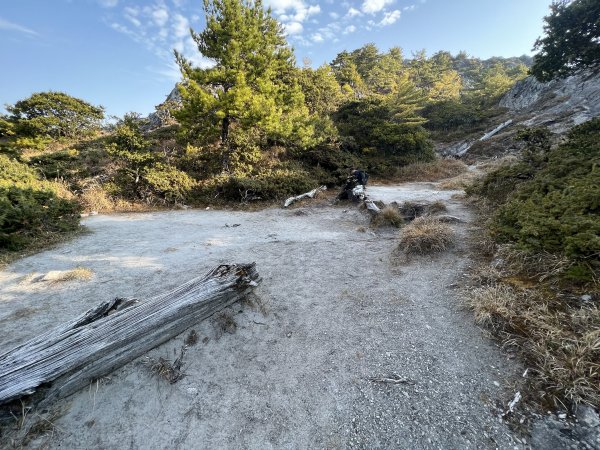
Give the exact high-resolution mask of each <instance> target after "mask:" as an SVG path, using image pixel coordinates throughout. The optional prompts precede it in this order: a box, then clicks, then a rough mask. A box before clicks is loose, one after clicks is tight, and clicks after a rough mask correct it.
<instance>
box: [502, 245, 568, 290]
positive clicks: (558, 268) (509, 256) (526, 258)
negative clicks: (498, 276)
mask: <svg viewBox="0 0 600 450" xmlns="http://www.w3.org/2000/svg"><path fill="white" fill-rule="evenodd" d="M496 255H497V257H498V258H499V259H500V260H501V261H502V271H503V272H504V273H505V274H506V275H507V276H515V275H517V276H527V277H530V278H534V279H536V280H537V281H539V282H544V281H547V280H549V281H554V280H558V279H559V278H561V276H562V275H564V274H565V273H566V272H567V271H568V270H569V269H570V268H571V267H572V266H573V264H574V262H573V261H572V260H570V259H569V258H567V257H565V256H562V255H556V254H553V253H549V252H539V253H531V252H525V251H523V250H519V249H517V248H515V246H513V245H503V246H500V247H499V248H498V251H497V254H496Z"/></svg>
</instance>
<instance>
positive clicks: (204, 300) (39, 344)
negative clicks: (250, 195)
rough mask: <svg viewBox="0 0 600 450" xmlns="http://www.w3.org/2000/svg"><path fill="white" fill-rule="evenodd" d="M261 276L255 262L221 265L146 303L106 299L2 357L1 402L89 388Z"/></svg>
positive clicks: (233, 297)
mask: <svg viewBox="0 0 600 450" xmlns="http://www.w3.org/2000/svg"><path fill="white" fill-rule="evenodd" d="M259 282H260V278H259V275H258V273H257V271H256V267H255V264H254V263H253V264H240V265H221V266H218V267H216V268H214V269H212V270H211V271H210V272H208V273H207V274H206V275H204V276H201V277H198V278H195V279H193V280H191V281H188V282H187V283H184V284H183V285H181V286H179V287H177V288H175V289H173V290H172V291H170V292H167V293H165V294H161V295H158V296H155V297H152V298H150V299H148V300H146V301H140V302H134V301H132V300H131V299H130V300H127V299H120V298H117V299H115V300H111V301H108V302H103V303H102V304H100V305H98V306H97V307H95V308H93V309H91V310H89V311H88V312H86V313H85V314H83V315H82V316H81V317H79V318H77V319H75V320H73V321H71V322H69V323H67V324H66V325H63V326H59V327H57V328H55V329H53V330H50V331H48V332H46V333H44V334H42V335H40V336H38V337H36V338H34V339H31V340H30V341H28V342H25V343H24V344H22V345H20V346H18V347H16V348H14V349H12V350H10V351H8V352H7V353H4V354H2V355H0V405H1V404H4V403H7V402H10V401H11V400H15V399H18V398H21V397H23V396H26V395H31V394H34V393H35V392H36V390H38V388H40V386H42V385H44V386H49V390H48V391H47V392H46V391H45V392H44V398H43V400H44V402H47V401H50V400H54V399H57V398H62V397H65V396H67V395H70V394H72V393H74V392H76V391H77V390H79V389H81V388H83V387H85V386H87V385H88V384H89V383H90V382H91V381H93V380H95V379H98V378H100V377H102V376H105V375H107V374H109V373H110V372H112V371H113V370H115V369H117V368H118V367H121V366H123V365H124V364H126V363H128V362H130V361H132V360H133V359H135V358H137V357H139V356H141V355H143V354H144V353H146V352H147V351H149V350H151V349H152V348H154V347H156V346H158V345H160V344H162V343H164V342H166V341H168V340H169V339H171V338H173V337H175V336H177V335H178V334H180V333H182V332H183V331H185V330H186V329H187V328H189V327H190V326H192V325H194V324H196V323H198V322H200V321H201V320H203V319H206V318H207V317H209V316H211V315H213V314H214V313H215V312H217V311H219V310H221V309H223V308H225V307H227V306H229V305H231V304H232V303H234V302H236V301H238V300H240V299H241V298H242V297H244V296H245V295H246V294H247V293H249V292H250V291H251V290H252V289H253V288H254V287H255V286H257V285H258V283H259Z"/></svg>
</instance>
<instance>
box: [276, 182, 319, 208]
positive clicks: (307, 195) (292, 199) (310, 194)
mask: <svg viewBox="0 0 600 450" xmlns="http://www.w3.org/2000/svg"><path fill="white" fill-rule="evenodd" d="M326 190H327V186H319V187H318V188H316V189H313V190H312V191H310V192H305V193H304V194H300V195H297V196H295V197H290V198H288V199H287V200H286V201H285V203H284V204H283V207H284V208H287V207H288V206H290V205H291V204H292V203H294V202H297V201H298V200H302V199H303V198H314V197H315V195H317V194H318V193H319V192H322V191H326Z"/></svg>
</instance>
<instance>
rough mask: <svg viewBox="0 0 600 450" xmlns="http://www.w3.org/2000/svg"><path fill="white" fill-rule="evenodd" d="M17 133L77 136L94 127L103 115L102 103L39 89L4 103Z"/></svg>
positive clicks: (31, 135) (87, 132)
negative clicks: (13, 102)
mask: <svg viewBox="0 0 600 450" xmlns="http://www.w3.org/2000/svg"><path fill="white" fill-rule="evenodd" d="M6 109H7V110H8V112H9V113H11V116H10V117H9V121H10V122H12V123H13V124H14V133H15V134H16V135H20V136H29V137H37V136H49V137H52V138H59V137H68V138H73V137H78V136H84V135H86V134H89V133H90V132H92V131H93V130H96V129H97V128H98V127H99V125H100V121H101V120H102V119H103V118H104V110H103V108H102V107H99V106H93V105H90V104H89V103H87V102H85V101H83V100H80V99H78V98H75V97H71V96H70V95H67V94H65V93H62V92H38V93H35V94H32V95H31V96H30V97H29V98H27V99H25V100H20V101H18V102H17V103H15V104H14V105H8V106H7V107H6Z"/></svg>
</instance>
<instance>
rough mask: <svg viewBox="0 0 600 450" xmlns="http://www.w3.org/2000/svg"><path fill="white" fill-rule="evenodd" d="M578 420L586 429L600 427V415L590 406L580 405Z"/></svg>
mask: <svg viewBox="0 0 600 450" xmlns="http://www.w3.org/2000/svg"><path fill="white" fill-rule="evenodd" d="M577 420H578V421H579V422H580V423H581V424H583V425H585V426H586V427H590V428H592V427H600V417H599V416H598V413H597V412H596V411H595V410H594V408H592V407H591V406H588V405H579V406H578V407H577Z"/></svg>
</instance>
